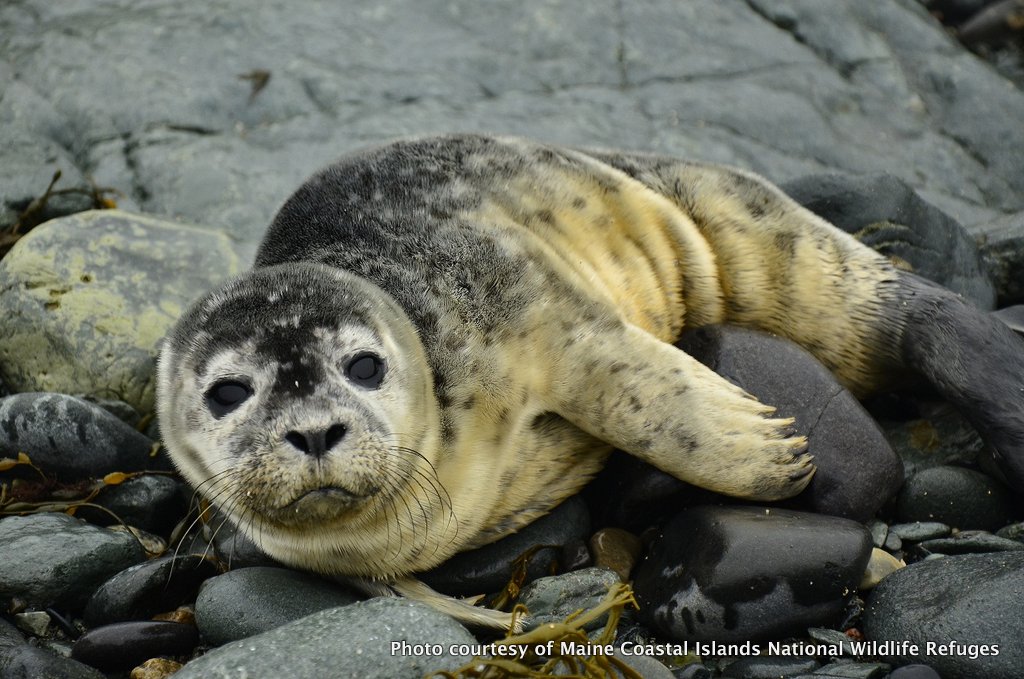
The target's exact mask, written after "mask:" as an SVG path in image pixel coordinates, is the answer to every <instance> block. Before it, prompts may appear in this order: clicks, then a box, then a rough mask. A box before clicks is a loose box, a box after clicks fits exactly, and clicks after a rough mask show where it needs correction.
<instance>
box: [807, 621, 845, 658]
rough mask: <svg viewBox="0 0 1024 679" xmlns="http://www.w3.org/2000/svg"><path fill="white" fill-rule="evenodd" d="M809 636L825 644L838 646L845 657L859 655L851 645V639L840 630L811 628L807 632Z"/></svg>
mask: <svg viewBox="0 0 1024 679" xmlns="http://www.w3.org/2000/svg"><path fill="white" fill-rule="evenodd" d="M807 636H809V637H810V638H811V639H813V640H815V641H820V642H822V643H824V644H829V645H832V646H838V647H839V650H840V651H841V652H842V654H843V655H849V656H853V655H857V653H856V652H855V651H854V649H853V646H852V645H851V644H850V642H851V641H852V640H851V639H850V637H848V636H847V635H845V634H843V633H842V632H840V631H839V630H834V629H828V628H827V627H810V628H808V630H807Z"/></svg>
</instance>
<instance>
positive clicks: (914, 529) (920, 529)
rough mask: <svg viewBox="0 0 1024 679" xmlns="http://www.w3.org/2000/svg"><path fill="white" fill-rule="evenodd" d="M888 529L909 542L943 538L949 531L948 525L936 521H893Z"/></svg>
mask: <svg viewBox="0 0 1024 679" xmlns="http://www.w3.org/2000/svg"><path fill="white" fill-rule="evenodd" d="M889 530H891V531H892V532H893V533H895V534H896V535H898V536H899V537H900V539H901V540H910V541H911V542H921V541H922V540H932V539H934V538H944V537H946V536H947V535H949V534H950V532H951V529H950V527H949V526H947V525H946V524H944V523H939V522H937V521H915V522H913V523H895V524H893V525H892V526H890V527H889Z"/></svg>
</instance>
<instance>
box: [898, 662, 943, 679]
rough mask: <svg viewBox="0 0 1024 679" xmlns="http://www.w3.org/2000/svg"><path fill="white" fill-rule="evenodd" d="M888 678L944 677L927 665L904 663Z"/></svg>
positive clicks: (923, 678) (922, 678)
mask: <svg viewBox="0 0 1024 679" xmlns="http://www.w3.org/2000/svg"><path fill="white" fill-rule="evenodd" d="M888 679H942V677H940V676H939V673H938V672H936V671H935V670H933V669H932V668H930V667H928V666H927V665H904V666H903V667H897V668H896V669H894V670H893V671H892V672H891V673H890V674H889V677H888Z"/></svg>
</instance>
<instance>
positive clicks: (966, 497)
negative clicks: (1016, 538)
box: [896, 466, 1016, 530]
mask: <svg viewBox="0 0 1024 679" xmlns="http://www.w3.org/2000/svg"><path fill="white" fill-rule="evenodd" d="M1015 510H1016V505H1015V503H1014V500H1013V497H1012V496H1011V494H1010V492H1009V491H1007V490H1006V489H1005V488H1004V487H1003V486H1001V485H1000V484H998V483H996V482H995V481H993V480H992V479H991V478H989V477H988V476H987V475H985V474H982V473H980V472H976V471H974V470H972V469H964V468H962V467H950V466H942V467H933V468H931V469H925V470H923V471H920V472H918V473H917V474H914V475H913V476H911V477H910V478H908V479H907V482H906V483H905V484H904V486H903V489H902V490H901V491H900V494H899V498H898V499H897V501H896V516H897V518H898V519H899V521H901V522H904V523H910V522H914V521H927V522H934V521H937V522H941V523H945V524H948V525H950V526H952V527H954V528H959V529H961V530H996V529H997V528H1001V527H1002V526H1004V525H1006V524H1007V523H1009V521H1010V520H1011V518H1012V517H1013V515H1014V513H1015Z"/></svg>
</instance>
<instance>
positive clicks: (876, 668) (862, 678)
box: [811, 660, 891, 679]
mask: <svg viewBox="0 0 1024 679" xmlns="http://www.w3.org/2000/svg"><path fill="white" fill-rule="evenodd" d="M890 668H891V666H890V665H886V664H884V663H868V662H853V661H850V660H839V661H836V662H834V663H829V664H828V665H824V666H823V667H822V668H821V669H819V670H818V671H817V672H815V673H814V674H813V675H811V676H813V677H815V679H822V678H825V677H827V678H828V679H883V677H885V675H886V674H887V673H888V672H889V669H890Z"/></svg>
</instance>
